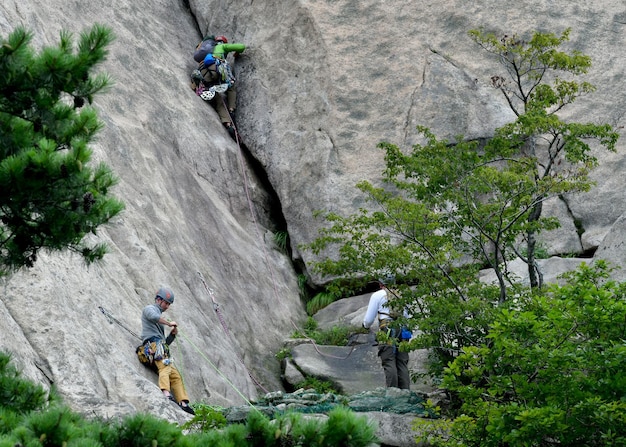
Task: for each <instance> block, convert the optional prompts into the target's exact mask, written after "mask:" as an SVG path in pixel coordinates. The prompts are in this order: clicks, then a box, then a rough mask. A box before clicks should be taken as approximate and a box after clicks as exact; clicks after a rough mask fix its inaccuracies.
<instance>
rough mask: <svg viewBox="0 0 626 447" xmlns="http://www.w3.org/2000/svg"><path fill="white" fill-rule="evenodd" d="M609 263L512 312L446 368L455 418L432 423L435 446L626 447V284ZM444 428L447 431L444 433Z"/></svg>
mask: <svg viewBox="0 0 626 447" xmlns="http://www.w3.org/2000/svg"><path fill="white" fill-rule="evenodd" d="M608 275H609V269H608V267H607V266H606V264H605V263H604V262H602V261H597V262H596V264H595V266H594V267H589V266H587V265H585V264H583V265H582V266H581V267H580V268H579V269H578V270H577V271H575V272H571V273H568V274H566V275H564V278H566V279H567V281H568V282H567V284H566V285H564V286H557V285H553V286H550V288H548V290H546V291H545V292H538V293H534V294H529V295H528V296H523V297H520V298H519V299H518V301H517V303H516V304H515V306H509V307H508V308H505V309H502V310H501V311H500V312H499V313H498V314H497V315H496V318H495V321H494V323H493V324H492V325H491V328H490V331H489V334H488V336H487V339H488V342H487V343H485V344H484V345H482V346H477V347H467V348H465V349H464V350H463V353H462V354H461V355H459V356H458V357H457V358H456V359H455V360H454V361H453V362H452V363H451V364H450V365H449V367H448V368H447V369H446V370H445V374H444V378H443V387H444V388H446V389H447V390H449V391H450V392H451V393H452V396H453V397H455V398H456V402H457V404H458V405H457V406H456V408H455V411H454V414H453V415H454V416H455V417H454V418H453V419H452V420H448V421H441V422H437V421H431V422H426V421H422V422H421V423H419V430H420V431H422V432H424V431H425V435H424V438H429V441H430V442H431V443H432V445H434V446H453V445H454V446H478V445H480V446H544V445H560V446H581V445H590V446H591V445H597V446H599V445H602V446H608V445H625V444H626V423H625V422H626V400H625V399H624V396H625V394H624V390H626V368H624V366H625V365H626V346H624V339H625V338H626V283H622V284H616V283H615V282H613V281H608V280H607V278H608ZM442 429H443V432H445V434H442Z"/></svg>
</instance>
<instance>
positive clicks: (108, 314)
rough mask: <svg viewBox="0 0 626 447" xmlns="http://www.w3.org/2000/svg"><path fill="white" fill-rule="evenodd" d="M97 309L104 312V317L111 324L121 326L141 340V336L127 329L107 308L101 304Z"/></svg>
mask: <svg viewBox="0 0 626 447" xmlns="http://www.w3.org/2000/svg"><path fill="white" fill-rule="evenodd" d="M98 309H100V312H102V313H103V314H104V316H105V317H106V319H107V320H109V323H111V324H113V323H115V324H117V325H118V326H119V327H121V328H122V329H124V330H125V331H127V332H128V333H129V334H131V335H132V336H133V337H135V338H137V339H139V340H141V336H140V335H138V334H137V333H135V332H133V331H131V330H130V329H128V328H127V327H126V326H124V325H123V324H122V322H121V321H120V320H118V319H117V318H115V317H114V316H113V314H111V312H109V311H108V310H106V309H105V308H104V307H102V306H98Z"/></svg>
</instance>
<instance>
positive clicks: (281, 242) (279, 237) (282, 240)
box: [274, 231, 289, 253]
mask: <svg viewBox="0 0 626 447" xmlns="http://www.w3.org/2000/svg"><path fill="white" fill-rule="evenodd" d="M274 243H275V244H276V246H277V247H278V248H280V250H281V251H283V252H284V253H287V247H288V243H289V233H287V232H286V231H277V232H276V233H274Z"/></svg>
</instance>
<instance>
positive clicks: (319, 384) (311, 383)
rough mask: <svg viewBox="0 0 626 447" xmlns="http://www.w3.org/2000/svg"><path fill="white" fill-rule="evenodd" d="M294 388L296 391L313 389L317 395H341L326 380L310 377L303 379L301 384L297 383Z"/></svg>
mask: <svg viewBox="0 0 626 447" xmlns="http://www.w3.org/2000/svg"><path fill="white" fill-rule="evenodd" d="M295 388H296V389H301V388H303V389H305V390H309V389H313V390H315V391H316V392H317V393H318V394H326V393H333V394H341V393H340V392H339V390H337V387H336V386H335V385H334V384H333V383H332V382H329V381H327V380H321V379H318V378H317V377H310V376H309V377H307V378H305V379H304V380H303V381H302V382H299V383H298V384H296V386H295Z"/></svg>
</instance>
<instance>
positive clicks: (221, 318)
mask: <svg viewBox="0 0 626 447" xmlns="http://www.w3.org/2000/svg"><path fill="white" fill-rule="evenodd" d="M198 276H199V277H200V281H202V285H203V286H204V288H205V289H206V291H207V292H208V294H209V296H210V297H211V301H212V302H213V310H214V311H215V313H216V314H217V318H218V319H219V320H220V323H221V325H222V328H223V329H224V332H225V333H226V335H228V336H229V337H231V334H230V331H229V330H228V326H227V325H226V321H225V320H224V316H223V315H222V312H221V311H220V306H219V304H218V303H217V301H215V296H214V294H213V289H211V288H210V287H209V286H208V285H207V283H206V281H205V280H204V277H203V276H202V273H200V272H198ZM235 355H237V359H238V360H239V363H241V364H242V366H243V367H244V368H245V369H246V372H247V373H248V376H250V379H252V381H253V382H254V383H255V385H256V386H258V387H259V388H260V389H262V390H263V391H264V392H265V393H269V391H268V390H266V389H265V388H264V387H263V385H261V383H260V382H259V381H258V380H257V379H256V378H255V377H254V376H253V375H252V373H251V372H250V370H249V369H248V367H247V366H246V364H245V363H244V361H243V359H242V358H241V356H240V355H239V354H237V353H235Z"/></svg>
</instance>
